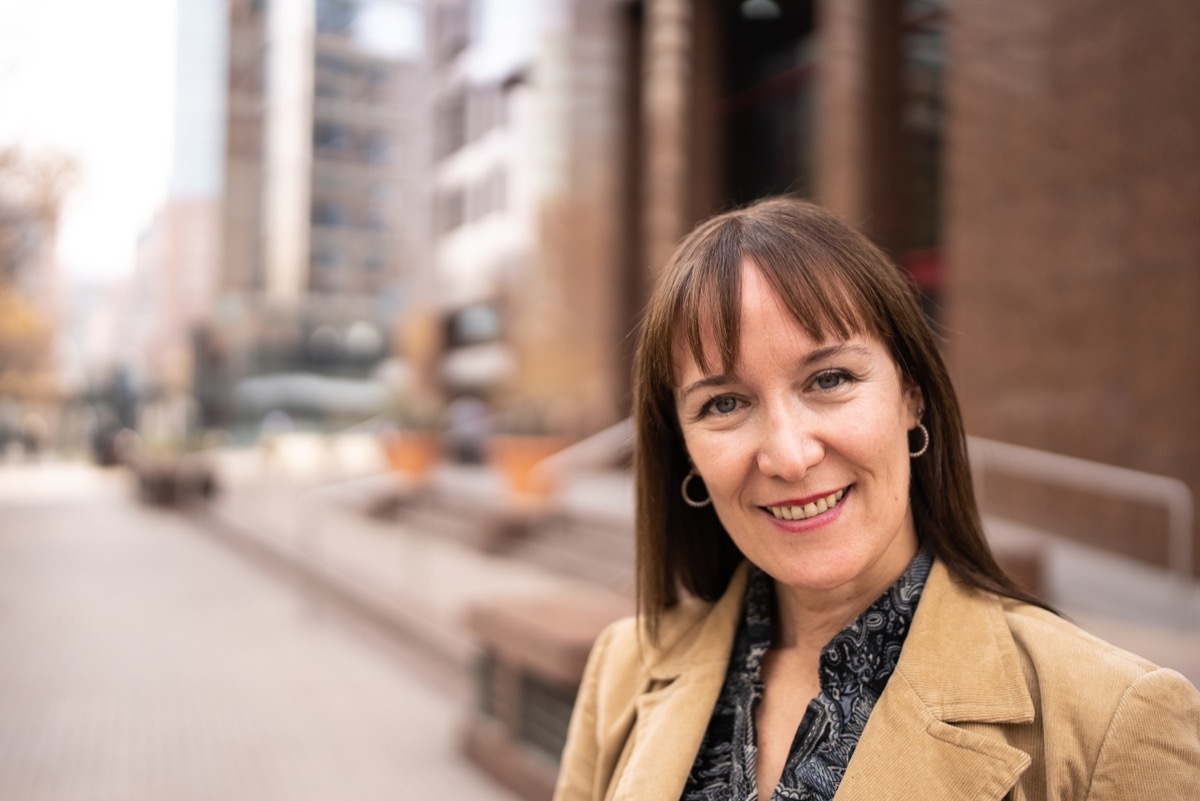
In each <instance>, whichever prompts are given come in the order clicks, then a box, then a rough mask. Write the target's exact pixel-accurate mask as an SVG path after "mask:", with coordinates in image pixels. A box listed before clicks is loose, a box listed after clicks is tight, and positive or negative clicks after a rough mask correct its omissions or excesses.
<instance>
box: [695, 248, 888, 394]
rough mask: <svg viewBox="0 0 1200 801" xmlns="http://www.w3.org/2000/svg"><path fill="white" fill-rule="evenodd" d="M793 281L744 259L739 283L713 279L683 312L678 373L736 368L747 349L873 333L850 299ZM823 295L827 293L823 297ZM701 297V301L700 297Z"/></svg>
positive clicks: (810, 344)
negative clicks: (689, 369) (854, 309)
mask: <svg viewBox="0 0 1200 801" xmlns="http://www.w3.org/2000/svg"><path fill="white" fill-rule="evenodd" d="M731 277H732V276H731ZM813 289H816V287H813V286H810V287H796V286H792V285H790V284H789V283H788V282H786V280H784V278H783V276H780V275H779V274H778V273H773V272H772V271H771V270H769V269H767V270H763V269H760V268H759V267H758V265H757V264H756V263H755V262H754V261H752V260H750V259H743V260H742V261H741V263H740V265H739V269H738V270H737V275H736V283H731V282H726V283H725V285H721V284H719V283H718V282H710V283H709V285H708V286H706V287H705V288H704V290H703V291H701V292H697V293H695V294H694V295H693V303H692V308H691V309H690V314H689V313H688V311H687V310H685V311H683V312H682V313H681V314H680V319H679V320H678V324H677V325H676V326H675V332H674V337H673V341H672V362H673V364H672V373H673V375H672V378H673V379H674V380H673V383H675V384H676V385H678V383H679V380H680V378H681V375H682V372H683V371H684V370H685V369H686V367H687V366H694V367H695V368H697V369H699V371H700V372H704V373H708V372H713V371H721V372H725V373H732V372H734V368H735V366H736V364H737V362H738V360H739V359H740V356H741V353H742V351H743V350H745V349H747V348H749V349H752V350H756V351H759V350H761V349H762V348H764V347H767V348H769V347H771V346H776V345H778V346H784V345H786V346H787V347H788V348H790V349H796V348H799V349H804V350H811V349H815V348H818V347H821V346H823V345H827V344H830V343H837V342H845V341H848V340H850V339H852V338H855V337H856V336H857V335H860V334H867V333H869V332H866V331H865V330H864V326H863V325H862V323H861V321H860V320H859V319H858V315H857V313H850V312H849V309H851V308H852V306H851V305H850V304H848V303H847V299H846V298H845V297H844V296H843V297H837V298H836V299H835V300H834V301H833V302H832V303H830V302H829V301H828V296H830V295H834V296H837V295H842V294H843V293H840V292H837V291H836V290H834V291H832V292H828V291H827V292H816V291H812V290H813ZM822 295H824V296H826V297H822ZM697 301H699V302H697Z"/></svg>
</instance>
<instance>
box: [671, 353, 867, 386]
mask: <svg viewBox="0 0 1200 801" xmlns="http://www.w3.org/2000/svg"><path fill="white" fill-rule="evenodd" d="M870 353H871V352H870V350H869V349H868V348H867V347H866V346H865V345H859V344H856V343H853V342H838V343H835V344H833V345H826V346H824V347H821V348H816V349H815V350H812V351H809V353H808V354H806V355H805V357H804V358H803V359H801V360H800V366H801V367H808V366H809V365H812V364H816V363H817V362H822V361H825V360H826V359H831V358H833V357H835V356H843V355H847V354H855V355H858V356H869V355H870ZM736 381H737V376H735V375H732V374H730V373H718V374H716V375H708V376H705V377H704V378H701V379H700V380H699V381H694V382H692V383H691V384H688V385H687V386H686V387H684V388H682V389H681V390H680V391H679V398H680V400H683V399H686V398H687V396H688V395H690V394H692V393H693V392H697V391H699V390H702V389H707V388H708V387H719V386H724V385H726V384H733V383H736Z"/></svg>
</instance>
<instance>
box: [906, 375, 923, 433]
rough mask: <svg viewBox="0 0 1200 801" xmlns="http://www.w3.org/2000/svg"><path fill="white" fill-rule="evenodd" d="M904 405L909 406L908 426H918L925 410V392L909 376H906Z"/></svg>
mask: <svg viewBox="0 0 1200 801" xmlns="http://www.w3.org/2000/svg"><path fill="white" fill-rule="evenodd" d="M904 405H905V406H907V407H908V415H909V418H908V427H909V428H916V427H917V423H919V422H921V417H922V416H923V415H924V412H925V393H923V392H921V387H920V386H918V385H917V382H916V381H913V380H912V379H911V378H909V377H908V376H905V377H904Z"/></svg>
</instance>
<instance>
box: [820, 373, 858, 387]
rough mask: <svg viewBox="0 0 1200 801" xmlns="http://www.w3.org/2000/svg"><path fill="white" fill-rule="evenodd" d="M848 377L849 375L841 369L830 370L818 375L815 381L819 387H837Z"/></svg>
mask: <svg viewBox="0 0 1200 801" xmlns="http://www.w3.org/2000/svg"><path fill="white" fill-rule="evenodd" d="M848 378H849V376H848V375H846V373H845V372H843V371H841V370H829V371H827V372H824V373H821V374H820V375H819V376H817V377H816V380H815V381H814V382H813V383H815V384H816V385H817V389H837V388H838V387H840V386H841V385H842V384H843V383H845V381H846V380H847V379H848Z"/></svg>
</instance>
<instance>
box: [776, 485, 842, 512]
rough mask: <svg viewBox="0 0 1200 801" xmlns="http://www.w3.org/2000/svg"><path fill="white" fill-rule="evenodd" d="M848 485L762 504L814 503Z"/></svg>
mask: <svg viewBox="0 0 1200 801" xmlns="http://www.w3.org/2000/svg"><path fill="white" fill-rule="evenodd" d="M850 486H851V485H849V484H847V485H846V486H844V487H834V488H833V489H831V490H826V491H825V492H818V493H817V494H815V495H809V496H807V497H804V498H794V499H792V500H787V501H775V502H774V503H766V504H763V506H764V507H766V508H768V509H769V508H771V507H773V506H807V505H808V504H810V503H816V502H817V501H819V500H821V499H822V498H828V497H829V496H830V495H834V494H836V493H837V492H838V491H840V490H848V489H850Z"/></svg>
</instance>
